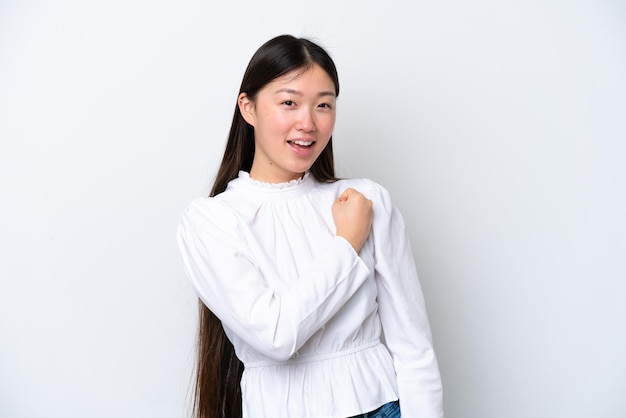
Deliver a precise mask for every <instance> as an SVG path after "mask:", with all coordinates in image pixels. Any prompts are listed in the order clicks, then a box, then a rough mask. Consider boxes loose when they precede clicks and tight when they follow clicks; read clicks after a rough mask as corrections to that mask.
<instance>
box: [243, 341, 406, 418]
mask: <svg viewBox="0 0 626 418" xmlns="http://www.w3.org/2000/svg"><path fill="white" fill-rule="evenodd" d="M241 390H242V395H243V396H242V397H243V399H244V404H243V417H244V418H255V417H261V416H262V415H263V416H265V417H268V416H271V417H289V418H297V417H301V418H345V417H349V416H354V415H358V414H363V413H366V412H369V411H372V410H374V409H376V408H378V407H379V406H381V405H383V404H385V403H387V402H391V401H394V400H397V399H398V388H397V383H396V374H395V371H394V367H393V361H392V358H391V355H390V354H389V351H388V350H387V348H386V347H385V346H384V345H383V344H381V343H380V342H373V343H367V344H364V345H362V346H357V347H355V348H353V349H348V350H345V351H341V352H336V353H332V354H331V355H318V356H305V357H301V358H296V359H293V360H289V361H287V362H255V363H249V364H246V366H245V370H244V373H243V376H242V379H241ZM260 414H262V415H260Z"/></svg>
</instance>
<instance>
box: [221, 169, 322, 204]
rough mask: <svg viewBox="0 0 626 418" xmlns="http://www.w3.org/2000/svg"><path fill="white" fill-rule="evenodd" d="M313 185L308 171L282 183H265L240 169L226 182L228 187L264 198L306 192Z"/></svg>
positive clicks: (296, 194)
mask: <svg viewBox="0 0 626 418" xmlns="http://www.w3.org/2000/svg"><path fill="white" fill-rule="evenodd" d="M314 185H315V178H314V177H313V176H312V175H311V173H310V172H308V171H307V172H306V173H304V176H302V178H299V179H295V180H291V181H288V182H284V183H266V182H263V181H259V180H255V179H253V178H252V177H250V173H248V172H247V171H243V170H242V171H240V172H239V176H238V177H237V178H236V179H234V180H231V182H230V183H229V184H228V188H229V189H237V190H239V191H241V192H245V193H252V194H262V195H264V196H265V197H266V198H267V197H270V196H275V197H276V198H285V197H293V196H299V195H302V194H304V193H307V192H308V191H309V190H311V189H312V188H313V187H314Z"/></svg>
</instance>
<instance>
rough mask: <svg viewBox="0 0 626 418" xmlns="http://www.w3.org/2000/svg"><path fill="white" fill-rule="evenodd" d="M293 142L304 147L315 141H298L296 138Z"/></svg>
mask: <svg viewBox="0 0 626 418" xmlns="http://www.w3.org/2000/svg"><path fill="white" fill-rule="evenodd" d="M293 143H294V144H296V145H300V146H302V147H308V146H311V145H313V141H297V140H296V141H293Z"/></svg>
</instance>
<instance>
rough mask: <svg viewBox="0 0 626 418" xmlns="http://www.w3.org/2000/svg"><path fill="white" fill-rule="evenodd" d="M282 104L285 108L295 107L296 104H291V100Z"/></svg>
mask: <svg viewBox="0 0 626 418" xmlns="http://www.w3.org/2000/svg"><path fill="white" fill-rule="evenodd" d="M282 104H284V105H285V106H289V107H291V106H295V105H296V104H295V103H294V102H293V100H285V101H284V102H283V103H282Z"/></svg>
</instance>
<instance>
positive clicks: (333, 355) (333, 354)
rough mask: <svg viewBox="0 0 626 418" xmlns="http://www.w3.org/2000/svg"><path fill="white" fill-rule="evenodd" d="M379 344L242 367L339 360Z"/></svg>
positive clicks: (255, 363) (257, 362)
mask: <svg viewBox="0 0 626 418" xmlns="http://www.w3.org/2000/svg"><path fill="white" fill-rule="evenodd" d="M379 344H380V340H378V339H377V340H374V341H370V342H368V343H365V344H361V345H358V346H354V347H350V348H348V349H346V350H341V351H333V352H329V353H320V354H304V355H302V356H298V355H296V356H294V357H292V358H290V359H289V360H285V361H275V360H263V361H253V362H245V363H244V367H245V368H246V369H251V368H255V367H268V366H286V365H290V364H301V363H310V362H318V361H323V360H330V359H334V358H340V357H344V356H349V355H351V354H354V353H358V352H359V351H363V350H367V349H368V348H372V347H375V346H377V345H379Z"/></svg>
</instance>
